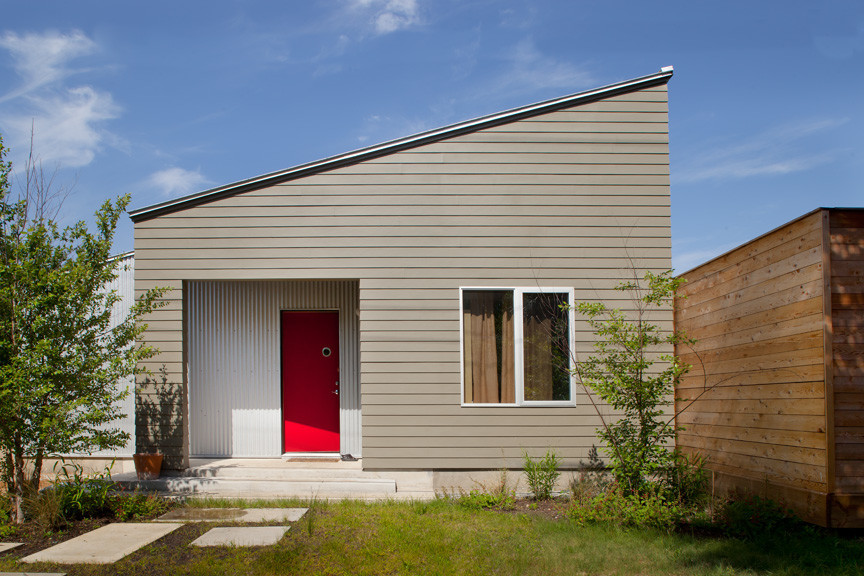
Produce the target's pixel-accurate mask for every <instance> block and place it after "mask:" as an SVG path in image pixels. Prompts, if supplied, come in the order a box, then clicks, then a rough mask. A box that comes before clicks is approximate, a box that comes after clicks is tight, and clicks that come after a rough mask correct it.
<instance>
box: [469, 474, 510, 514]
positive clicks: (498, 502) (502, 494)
mask: <svg viewBox="0 0 864 576" xmlns="http://www.w3.org/2000/svg"><path fill="white" fill-rule="evenodd" d="M474 483H475V484H477V488H474V489H472V490H470V491H468V492H465V490H463V489H462V488H459V490H458V493H459V496H457V497H456V501H457V502H458V503H459V505H460V506H462V507H464V508H468V509H471V510H483V509H487V508H491V509H495V510H512V509H513V506H514V504H515V503H516V487H515V486H510V480H509V475H508V473H507V469H506V468H502V469H501V470H500V471H499V474H498V481H497V482H496V483H494V484H492V485H487V484H484V483H483V482H478V481H477V480H474Z"/></svg>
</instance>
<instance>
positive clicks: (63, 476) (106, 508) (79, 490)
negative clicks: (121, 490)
mask: <svg viewBox="0 0 864 576" xmlns="http://www.w3.org/2000/svg"><path fill="white" fill-rule="evenodd" d="M113 464H114V463H113V462H112V463H111V465H109V466H106V467H105V470H103V471H102V472H99V473H96V474H93V475H91V476H85V474H84V468H83V467H82V466H81V465H80V464H78V463H77V462H66V461H65V460H63V459H61V460H60V462H58V463H57V464H55V466H54V469H55V473H56V478H55V483H54V490H56V491H57V493H58V495H59V500H60V511H61V514H62V515H63V517H65V518H67V519H69V520H73V519H78V518H98V517H103V516H109V515H110V514H111V513H112V510H111V500H112V493H111V488H112V487H113V483H112V482H111V466H113ZM58 465H59V467H58Z"/></svg>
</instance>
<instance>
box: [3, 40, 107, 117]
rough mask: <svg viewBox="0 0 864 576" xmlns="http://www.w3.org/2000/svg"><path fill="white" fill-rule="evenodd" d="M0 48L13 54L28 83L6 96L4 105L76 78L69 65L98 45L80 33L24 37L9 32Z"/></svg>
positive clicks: (16, 69)
mask: <svg viewBox="0 0 864 576" xmlns="http://www.w3.org/2000/svg"><path fill="white" fill-rule="evenodd" d="M0 48H5V49H6V50H8V51H9V54H10V55H11V56H12V59H13V66H14V68H15V71H16V72H18V75H19V76H21V78H22V79H23V80H24V85H23V86H22V87H20V88H18V89H17V90H16V91H14V92H12V93H11V94H9V95H6V96H3V97H2V99H0V101H2V100H6V99H10V98H14V97H17V96H21V95H24V94H27V93H28V92H32V91H34V90H37V89H38V88H40V87H42V86H46V85H49V84H52V83H54V82H58V81H60V80H62V79H63V78H65V77H66V76H68V75H70V74H72V73H73V72H74V70H72V69H70V68H68V67H67V64H68V63H69V62H70V61H71V60H74V59H75V58H79V57H81V56H86V55H87V54H91V53H92V52H94V51H95V50H96V43H95V42H93V41H92V40H90V39H89V38H87V36H85V35H84V34H83V33H82V32H80V31H78V30H75V31H74V32H72V33H71V34H61V33H59V32H45V33H43V34H34V33H30V34H25V35H23V36H19V35H18V34H15V33H14V32H7V33H5V34H3V35H2V36H0Z"/></svg>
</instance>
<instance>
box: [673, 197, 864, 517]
mask: <svg viewBox="0 0 864 576" xmlns="http://www.w3.org/2000/svg"><path fill="white" fill-rule="evenodd" d="M862 271H864V210H862V209H848V208H820V209H818V210H815V211H813V212H811V213H809V214H806V215H804V216H802V217H800V218H798V219H796V220H793V221H792V222H790V223H788V224H785V225H783V226H781V227H779V228H777V229H776V230H773V231H771V232H769V233H767V234H765V235H763V236H760V237H759V238H757V239H755V240H753V241H752V242H748V243H747V244H744V245H743V246H740V247H739V248H736V249H734V250H732V251H730V252H728V253H726V254H724V255H723V256H719V257H718V258H715V259H714V260H711V261H710V262H707V263H706V264H703V265H701V266H699V267H697V268H694V269H693V270H690V271H689V272H686V273H684V274H682V275H681V277H682V278H684V279H686V280H687V283H686V284H684V288H683V291H682V294H683V296H685V297H686V298H683V299H680V300H678V301H677V303H676V306H675V326H676V328H677V329H679V330H684V331H686V332H687V333H688V334H689V335H690V336H691V337H694V338H696V339H697V341H698V342H697V344H696V345H695V346H694V347H692V348H691V347H689V346H682V347H679V348H678V349H677V350H676V354H678V355H679V356H681V358H682V359H683V360H684V361H685V362H687V363H688V364H691V365H693V369H692V371H691V372H690V373H689V374H688V375H687V376H685V378H684V379H683V381H682V382H681V384H680V386H679V387H678V389H677V390H676V409H677V410H678V411H682V410H683V411H682V412H680V413H679V415H678V422H677V423H678V425H679V426H682V427H683V428H684V429H683V430H681V431H679V432H678V436H677V445H678V447H679V448H681V449H682V450H684V451H686V452H690V453H699V454H701V455H703V456H704V457H706V458H707V467H708V468H709V469H710V470H711V471H712V478H713V480H714V484H715V489H717V490H718V492H720V493H729V492H743V493H750V494H756V495H761V496H766V497H769V498H772V499H775V500H777V501H779V502H782V503H784V504H785V505H787V506H789V507H790V508H792V509H793V510H794V511H795V512H796V513H797V514H798V515H800V516H801V517H802V518H804V519H805V520H808V521H810V522H814V523H816V524H820V525H822V526H834V527H841V526H843V527H864V418H862V410H861V409H862V406H864V388H862V378H864V363H862V359H864V345H862V342H864V340H862V334H864V314H862V312H864V273H862Z"/></svg>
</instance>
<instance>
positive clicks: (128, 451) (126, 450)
mask: <svg viewBox="0 0 864 576" xmlns="http://www.w3.org/2000/svg"><path fill="white" fill-rule="evenodd" d="M117 259H118V260H119V261H120V264H119V266H118V267H117V278H115V279H114V281H113V282H111V283H110V284H108V285H107V286H106V289H107V290H116V291H117V293H118V294H119V295H120V300H119V301H118V302H117V303H116V304H114V307H113V308H112V309H111V328H114V327H115V326H117V325H118V324H120V323H121V322H122V321H123V320H124V319H125V318H126V316H128V315H129V310H130V309H131V308H132V304H134V303H135V256H134V254H133V253H129V254H123V255H122V256H118V257H117ZM134 382H135V380H134V378H132V377H131V376H130V377H128V378H124V379H122V380H120V381H119V382H117V387H118V388H121V389H128V390H129V395H128V396H126V398H125V399H124V400H121V401H119V402H118V406H119V408H120V411H121V412H122V413H123V414H125V415H126V416H125V417H124V418H121V419H120V420H118V421H115V422H113V423H112V424H111V428H120V429H121V430H123V431H124V432H128V433H129V440H128V441H127V442H126V444H125V445H124V446H121V447H120V448H117V449H114V450H100V451H98V452H94V453H93V455H94V456H112V457H114V456H116V457H126V456H131V455H132V454H133V453H134V452H135V388H134Z"/></svg>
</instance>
